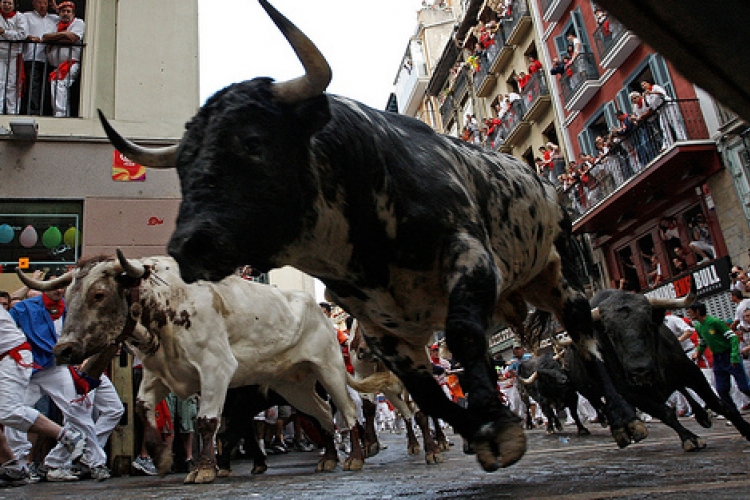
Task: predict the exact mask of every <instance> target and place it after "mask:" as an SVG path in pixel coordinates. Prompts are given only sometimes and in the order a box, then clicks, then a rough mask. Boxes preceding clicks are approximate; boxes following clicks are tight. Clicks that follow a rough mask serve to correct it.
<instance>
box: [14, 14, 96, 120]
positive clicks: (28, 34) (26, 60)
mask: <svg viewBox="0 0 750 500" xmlns="http://www.w3.org/2000/svg"><path fill="white" fill-rule="evenodd" d="M52 11H54V12H52ZM0 13H1V14H2V16H0V82H1V83H0V111H1V112H2V113H3V114H18V113H21V114H29V115H51V116H56V117H66V116H71V111H72V109H71V108H72V106H71V88H72V87H73V85H74V84H75V83H76V82H77V80H78V76H79V74H80V70H81V47H82V42H83V37H84V33H85V30H86V25H85V23H84V21H83V20H82V19H80V18H78V17H76V5H75V3H74V2H72V1H68V0H66V1H60V2H57V1H55V0H33V1H32V10H30V11H28V12H17V11H16V4H15V0H3V1H2V2H0Z"/></svg>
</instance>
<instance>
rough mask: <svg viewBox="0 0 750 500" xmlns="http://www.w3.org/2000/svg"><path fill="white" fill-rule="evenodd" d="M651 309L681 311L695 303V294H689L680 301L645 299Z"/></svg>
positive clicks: (655, 298)
mask: <svg viewBox="0 0 750 500" xmlns="http://www.w3.org/2000/svg"><path fill="white" fill-rule="evenodd" d="M646 298H647V299H648V302H649V304H651V307H660V308H664V309H682V308H685V307H687V306H689V305H690V304H692V303H693V302H695V294H694V293H689V294H687V295H685V296H684V297H682V298H681V299H661V298H657V297H646Z"/></svg>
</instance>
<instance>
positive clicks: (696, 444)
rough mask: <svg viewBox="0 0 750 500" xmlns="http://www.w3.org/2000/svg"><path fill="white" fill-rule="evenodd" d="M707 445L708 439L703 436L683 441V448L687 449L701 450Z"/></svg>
mask: <svg viewBox="0 0 750 500" xmlns="http://www.w3.org/2000/svg"><path fill="white" fill-rule="evenodd" d="M705 447H706V440H705V439H703V438H701V437H698V436H696V437H692V438H688V439H686V440H685V441H683V442H682V449H683V450H685V451H700V450H702V449H703V448H705Z"/></svg>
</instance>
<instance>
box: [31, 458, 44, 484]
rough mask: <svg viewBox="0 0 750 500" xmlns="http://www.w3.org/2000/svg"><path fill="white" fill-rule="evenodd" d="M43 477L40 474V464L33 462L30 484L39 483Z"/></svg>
mask: <svg viewBox="0 0 750 500" xmlns="http://www.w3.org/2000/svg"><path fill="white" fill-rule="evenodd" d="M41 480H42V478H41V476H40V475H39V464H38V463H36V462H31V464H30V465H29V484H34V483H38V482H39V481H41Z"/></svg>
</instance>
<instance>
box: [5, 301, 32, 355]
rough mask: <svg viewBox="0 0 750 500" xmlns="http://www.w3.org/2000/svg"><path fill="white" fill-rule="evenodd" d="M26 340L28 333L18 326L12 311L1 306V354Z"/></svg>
mask: <svg viewBox="0 0 750 500" xmlns="http://www.w3.org/2000/svg"><path fill="white" fill-rule="evenodd" d="M24 342H26V335H24V333H23V332H22V331H21V329H20V328H18V325H16V322H15V321H13V317H12V316H11V315H10V313H9V312H8V311H6V310H5V308H4V307H0V354H3V353H6V352H8V351H10V350H11V349H13V348H14V347H18V346H19V345H21V344H23V343H24Z"/></svg>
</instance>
